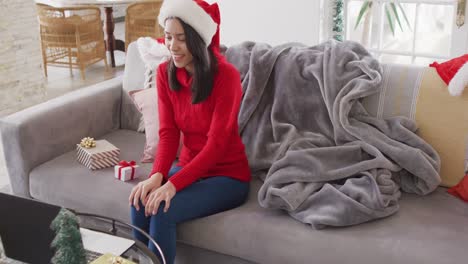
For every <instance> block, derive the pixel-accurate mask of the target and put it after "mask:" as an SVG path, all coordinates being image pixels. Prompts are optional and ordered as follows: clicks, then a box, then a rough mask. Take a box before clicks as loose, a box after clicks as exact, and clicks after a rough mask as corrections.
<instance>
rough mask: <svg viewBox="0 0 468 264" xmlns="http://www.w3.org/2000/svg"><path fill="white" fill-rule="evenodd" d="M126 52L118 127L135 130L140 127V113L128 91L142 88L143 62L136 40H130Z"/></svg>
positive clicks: (143, 77) (143, 76) (143, 78)
mask: <svg viewBox="0 0 468 264" xmlns="http://www.w3.org/2000/svg"><path fill="white" fill-rule="evenodd" d="M126 53H127V55H126V57H125V71H124V76H123V83H122V89H123V93H122V113H121V121H120V123H121V126H120V128H122V129H130V130H134V131H137V130H138V129H139V127H141V125H140V124H142V119H141V116H142V115H141V113H140V111H138V109H136V107H135V105H134V104H133V102H132V99H131V98H130V96H129V95H128V92H129V91H133V90H139V89H143V88H144V83H145V64H144V62H143V60H142V59H141V56H140V53H139V51H138V46H137V43H136V42H132V43H130V45H128V50H127V52H126ZM140 130H141V128H140Z"/></svg>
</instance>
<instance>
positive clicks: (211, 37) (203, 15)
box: [158, 0, 221, 50]
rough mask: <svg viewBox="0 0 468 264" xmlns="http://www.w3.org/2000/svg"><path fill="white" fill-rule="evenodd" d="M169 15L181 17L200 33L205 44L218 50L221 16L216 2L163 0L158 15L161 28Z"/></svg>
mask: <svg viewBox="0 0 468 264" xmlns="http://www.w3.org/2000/svg"><path fill="white" fill-rule="evenodd" d="M169 17H178V18H180V19H182V20H183V21H184V22H185V23H187V24H189V25H190V26H191V27H193V28H194V29H195V30H196V31H197V32H198V34H200V36H201V37H202V39H203V40H204V41H205V44H206V46H210V47H211V48H214V49H215V50H219V24H220V22H221V16H220V14H219V8H218V4H216V3H214V4H212V5H210V4H208V3H206V2H204V1H201V0H164V2H163V4H162V6H161V9H160V10H159V17H158V21H159V24H160V25H161V26H162V27H163V28H164V27H165V22H166V19H167V18H169Z"/></svg>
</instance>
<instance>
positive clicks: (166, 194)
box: [145, 181, 176, 216]
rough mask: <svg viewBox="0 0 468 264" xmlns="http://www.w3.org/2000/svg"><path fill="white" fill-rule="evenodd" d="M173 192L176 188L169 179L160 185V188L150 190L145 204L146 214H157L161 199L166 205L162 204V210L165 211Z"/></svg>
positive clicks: (167, 208)
mask: <svg viewBox="0 0 468 264" xmlns="http://www.w3.org/2000/svg"><path fill="white" fill-rule="evenodd" d="M175 194H176V188H175V186H174V184H172V182H170V181H168V182H166V183H165V184H164V185H163V186H161V188H158V189H156V190H154V191H152V192H151V193H150V195H149V196H148V202H147V203H146V206H145V214H146V216H149V215H151V214H153V215H155V214H157V212H158V208H159V204H160V203H161V202H162V201H165V202H166V205H165V206H164V212H167V210H169V206H171V199H172V197H174V195H175Z"/></svg>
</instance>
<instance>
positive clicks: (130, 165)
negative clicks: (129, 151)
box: [114, 161, 138, 181]
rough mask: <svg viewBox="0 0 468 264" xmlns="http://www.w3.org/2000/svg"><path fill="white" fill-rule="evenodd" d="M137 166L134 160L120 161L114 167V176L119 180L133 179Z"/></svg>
mask: <svg viewBox="0 0 468 264" xmlns="http://www.w3.org/2000/svg"><path fill="white" fill-rule="evenodd" d="M137 168H138V165H136V163H135V161H131V162H127V161H121V162H119V164H117V165H115V167H114V176H115V178H116V179H119V180H121V181H130V180H133V179H135V178H136V177H137V175H136V171H137Z"/></svg>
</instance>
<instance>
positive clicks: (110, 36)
mask: <svg viewBox="0 0 468 264" xmlns="http://www.w3.org/2000/svg"><path fill="white" fill-rule="evenodd" d="M104 9H105V11H106V34H107V42H106V44H107V50H108V51H109V52H110V55H111V65H112V67H115V58H114V49H115V37H114V16H113V15H112V12H113V9H112V7H105V8H104Z"/></svg>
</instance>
